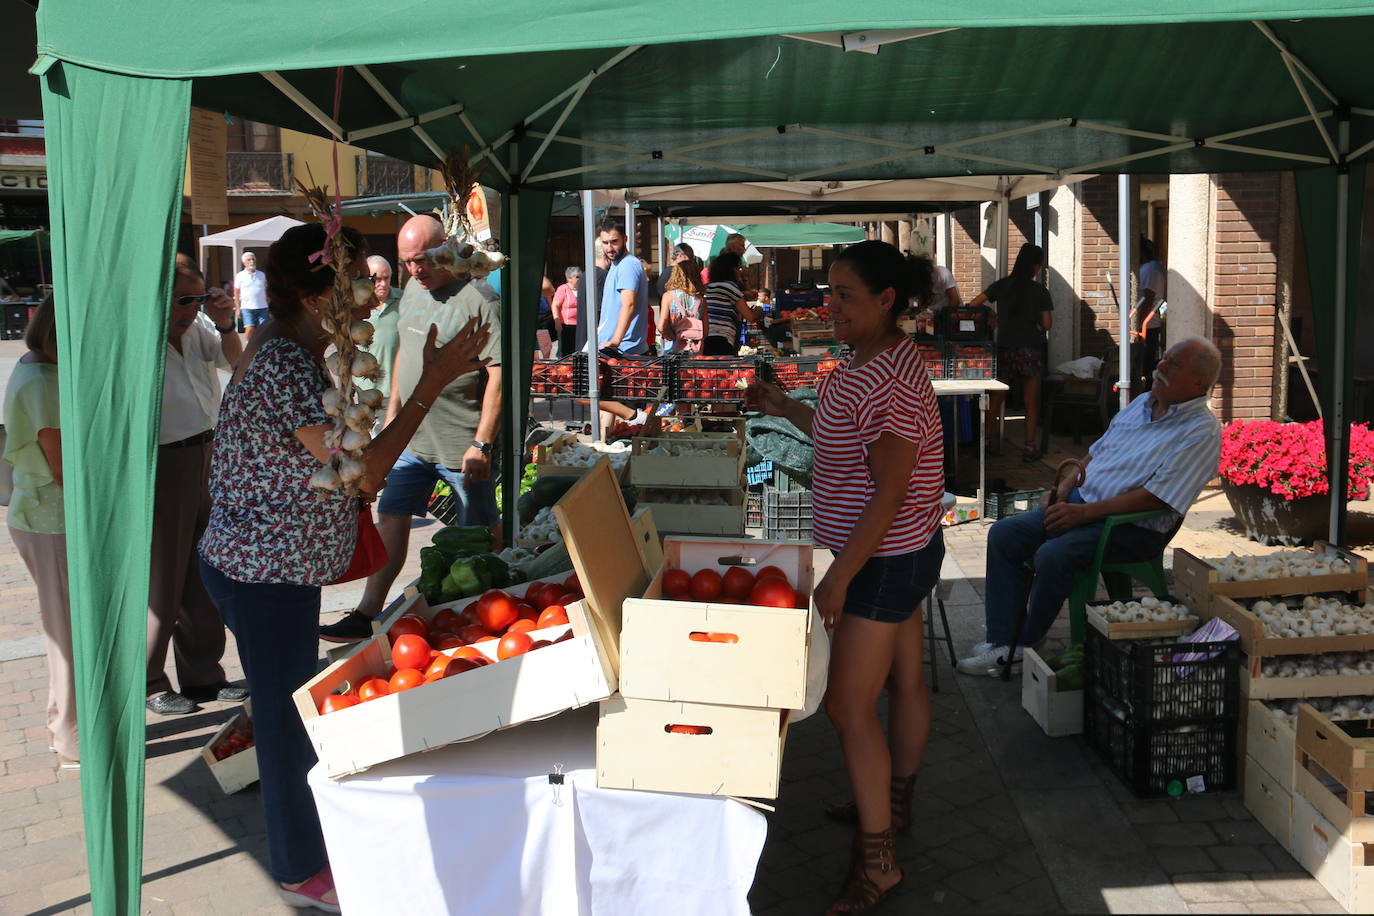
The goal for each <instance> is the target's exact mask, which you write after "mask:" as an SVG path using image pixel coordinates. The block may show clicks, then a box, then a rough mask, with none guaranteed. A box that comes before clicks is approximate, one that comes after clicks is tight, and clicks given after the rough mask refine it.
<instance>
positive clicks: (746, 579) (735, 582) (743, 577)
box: [721, 566, 754, 599]
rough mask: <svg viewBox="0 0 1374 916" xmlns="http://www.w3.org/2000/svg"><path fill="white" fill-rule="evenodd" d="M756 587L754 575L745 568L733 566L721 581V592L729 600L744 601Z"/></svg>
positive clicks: (726, 571)
mask: <svg viewBox="0 0 1374 916" xmlns="http://www.w3.org/2000/svg"><path fill="white" fill-rule="evenodd" d="M753 587H754V574H753V573H751V572H750V571H749V570H747V569H745V568H744V567H743V566H731V567H730V568H729V569H727V570H725V577H724V578H723V579H722V580H721V591H723V592H724V593H725V597H727V598H735V599H744V598H748V597H749V592H750V590H751V589H753Z"/></svg>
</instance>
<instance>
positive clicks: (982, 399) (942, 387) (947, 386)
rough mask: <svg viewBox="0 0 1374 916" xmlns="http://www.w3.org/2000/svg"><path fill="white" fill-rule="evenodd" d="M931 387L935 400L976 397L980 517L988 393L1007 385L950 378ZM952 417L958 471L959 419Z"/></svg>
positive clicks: (984, 380) (935, 380)
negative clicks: (933, 389)
mask: <svg viewBox="0 0 1374 916" xmlns="http://www.w3.org/2000/svg"><path fill="white" fill-rule="evenodd" d="M931 385H933V386H934V387H935V396H936V397H937V398H956V397H964V396H968V395H977V396H978V514H979V516H980V517H981V516H982V512H983V506H984V502H983V500H984V497H985V496H986V492H985V487H986V480H985V476H986V452H987V447H988V435H987V413H988V392H990V391H1007V390H1008V388H1007V385H1006V383H1004V382H999V381H997V379H995V378H951V379H932V380H931ZM955 414H956V415H955V417H954V429H955V435H954V470H955V473H956V474H957V473H958V471H959V435H958V430H959V418H958V415H957V414H958V412H957V411H956V412H955Z"/></svg>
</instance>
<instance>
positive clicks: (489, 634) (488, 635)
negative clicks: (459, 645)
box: [477, 633, 496, 642]
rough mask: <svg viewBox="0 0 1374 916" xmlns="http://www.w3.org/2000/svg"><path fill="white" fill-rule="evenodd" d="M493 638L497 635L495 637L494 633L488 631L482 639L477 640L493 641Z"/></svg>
mask: <svg viewBox="0 0 1374 916" xmlns="http://www.w3.org/2000/svg"><path fill="white" fill-rule="evenodd" d="M493 639H496V637H495V636H494V635H492V634H491V633H488V634H487V635H486V636H483V637H482V638H481V639H479V640H477V641H478V642H491V641H492V640H493Z"/></svg>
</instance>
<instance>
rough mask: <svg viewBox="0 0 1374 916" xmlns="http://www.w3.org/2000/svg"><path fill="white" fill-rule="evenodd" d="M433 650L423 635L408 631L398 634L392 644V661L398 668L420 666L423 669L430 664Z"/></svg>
mask: <svg viewBox="0 0 1374 916" xmlns="http://www.w3.org/2000/svg"><path fill="white" fill-rule="evenodd" d="M430 655H431V650H430V647H429V643H427V642H425V639H424V637H423V636H412V635H411V634H409V633H407V634H405V635H404V636H397V637H396V638H395V642H393V643H392V644H391V663H392V664H394V665H395V666H396V667H397V669H401V668H418V669H420V670H421V671H423V670H424V668H425V666H426V665H428V664H429V659H430Z"/></svg>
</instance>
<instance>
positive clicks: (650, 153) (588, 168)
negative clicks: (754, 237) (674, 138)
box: [527, 129, 787, 181]
mask: <svg viewBox="0 0 1374 916" xmlns="http://www.w3.org/2000/svg"><path fill="white" fill-rule="evenodd" d="M773 132H774V131H773V130H772V129H769V130H768V131H757V132H756V133H770V134H771V133H773ZM527 136H530V137H544V136H547V134H544V133H543V132H541V131H534V130H532V131H530V132H529V133H528V134H527ZM555 139H556V140H557V141H558V142H559V143H570V144H572V145H574V146H585V147H589V148H591V149H604V150H610V151H612V152H619V153H633V154H634V155H632V156H627V157H626V158H624V159H617V160H614V161H612V162H599V163H597V164H595V165H584V166H579V167H577V168H575V169H563V170H562V171H558V172H545V173H544V174H542V175H535V176H534V177H532V178H530V179H529V180H530V181H552V180H553V179H555V178H563V177H566V176H568V175H581V174H585V173H587V172H595V171H598V170H599V169H609V168H615V167H616V166H621V165H630V164H632V163H635V162H643V161H644V160H646V159H653V158H654V153H655V151H654V150H640V149H635V148H634V147H632V146H621V145H620V144H617V143H602V142H601V141H599V140H582V139H579V138H577V137H557V138H555ZM738 139H740V138H738V137H735V138H732V139H730V140H729V141H722V142H720V143H714V144H713V145H716V146H720V145H722V144H723V143H724V142H730V143H733V142H735V141H736V140H738ZM687 148H689V149H700V148H701V144H697V145H695V146H693V147H687ZM658 152H659V153H660V155H661V158H663V159H669V160H672V161H675V162H686V163H688V164H690V165H700V166H704V167H706V168H717V169H726V170H728V171H731V172H742V173H744V174H746V175H759V176H762V177H764V178H776V179H780V180H787V176H786V175H784V174H783V173H782V172H773V171H769V170H767V169H754V168H748V167H746V166H742V165H731V164H730V163H728V162H714V161H711V160H708V159H697V158H694V157H691V156H683V155H681V154H680V153H678V152H677V151H676V150H661V151H658Z"/></svg>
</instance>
